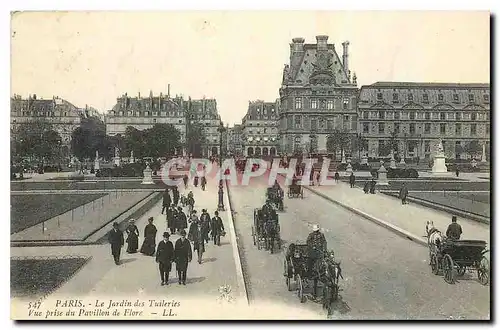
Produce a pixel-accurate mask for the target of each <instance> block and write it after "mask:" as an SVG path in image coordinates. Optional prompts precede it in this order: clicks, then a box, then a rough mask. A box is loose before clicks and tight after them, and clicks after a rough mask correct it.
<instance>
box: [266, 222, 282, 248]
mask: <svg viewBox="0 0 500 330" xmlns="http://www.w3.org/2000/svg"><path fill="white" fill-rule="evenodd" d="M278 233H279V223H278V219H277V217H275V216H270V217H268V219H267V220H266V221H265V222H264V237H265V240H266V247H267V248H269V249H271V254H272V253H274V242H275V240H276V239H279V237H278Z"/></svg>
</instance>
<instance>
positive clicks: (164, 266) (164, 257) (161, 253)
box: [156, 232, 174, 285]
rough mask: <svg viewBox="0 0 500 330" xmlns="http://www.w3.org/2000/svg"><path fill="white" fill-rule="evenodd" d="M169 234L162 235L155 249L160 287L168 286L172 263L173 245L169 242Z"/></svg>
mask: <svg viewBox="0 0 500 330" xmlns="http://www.w3.org/2000/svg"><path fill="white" fill-rule="evenodd" d="M169 237H170V235H169V233H167V232H164V233H163V240H162V241H161V242H160V243H158V248H157V249H156V262H157V263H158V268H159V270H160V279H161V285H168V277H169V274H170V271H171V270H172V262H173V261H174V245H173V244H172V242H170V241H169Z"/></svg>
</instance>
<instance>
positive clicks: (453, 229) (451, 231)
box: [446, 216, 462, 240]
mask: <svg viewBox="0 0 500 330" xmlns="http://www.w3.org/2000/svg"><path fill="white" fill-rule="evenodd" d="M460 236H462V226H460V225H459V224H458V223H457V217H456V216H453V217H452V218H451V223H450V225H449V226H448V229H447V230H446V237H448V238H450V239H452V240H459V239H460Z"/></svg>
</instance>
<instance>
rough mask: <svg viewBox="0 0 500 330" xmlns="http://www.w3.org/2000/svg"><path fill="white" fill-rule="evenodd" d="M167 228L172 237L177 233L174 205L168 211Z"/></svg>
mask: <svg viewBox="0 0 500 330" xmlns="http://www.w3.org/2000/svg"><path fill="white" fill-rule="evenodd" d="M167 228H168V229H169V230H170V234H171V235H173V234H174V233H175V207H174V206H173V205H172V204H170V206H169V207H168V209H167Z"/></svg>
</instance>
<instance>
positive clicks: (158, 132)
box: [134, 124, 181, 157]
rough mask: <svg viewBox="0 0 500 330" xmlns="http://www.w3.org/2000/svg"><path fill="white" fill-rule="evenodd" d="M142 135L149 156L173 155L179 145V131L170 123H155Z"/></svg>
mask: <svg viewBox="0 0 500 330" xmlns="http://www.w3.org/2000/svg"><path fill="white" fill-rule="evenodd" d="M144 136H145V142H146V145H145V150H146V151H147V153H148V156H149V157H165V156H173V155H174V154H175V151H176V149H177V148H178V147H179V146H180V145H181V143H180V139H181V133H180V132H179V130H177V129H176V128H175V126H174V125H172V124H155V125H154V126H153V127H152V128H150V129H148V130H146V131H145V132H144ZM134 153H135V152H134Z"/></svg>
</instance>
